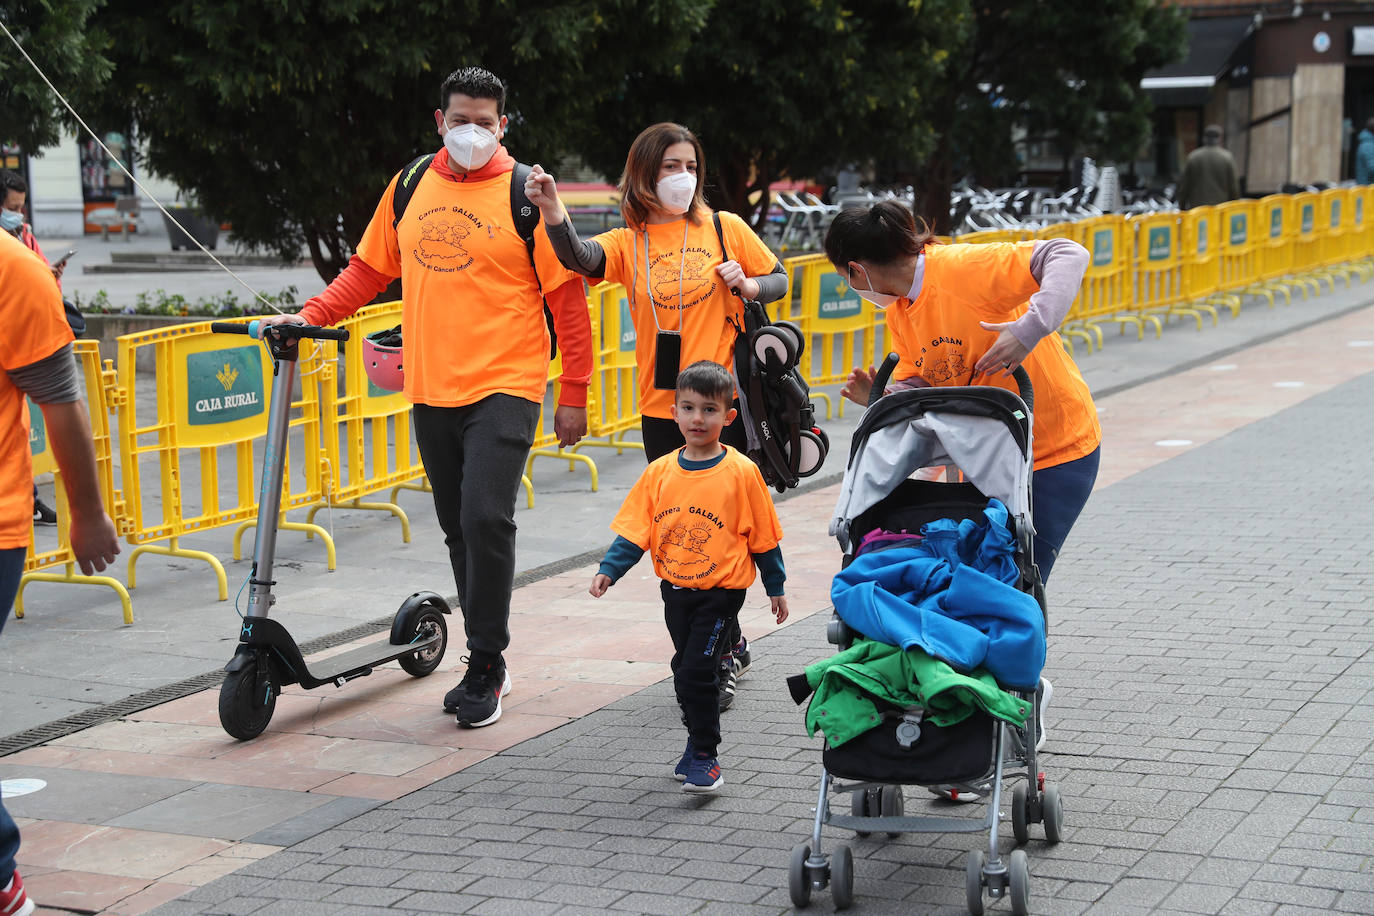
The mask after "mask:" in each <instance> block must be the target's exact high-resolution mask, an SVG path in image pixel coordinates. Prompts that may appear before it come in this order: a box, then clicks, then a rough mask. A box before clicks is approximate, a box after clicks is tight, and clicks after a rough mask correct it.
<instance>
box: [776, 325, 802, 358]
mask: <svg viewBox="0 0 1374 916" xmlns="http://www.w3.org/2000/svg"><path fill="white" fill-rule="evenodd" d="M773 327H775V328H782V329H783V330H785V331H790V332H791V333H792V343H793V344H794V346H793V347H792V349H793V350H795V351H796V352H797V361H798V362H801V358H802V354H803V353H805V352H806V338H805V337H803V336H802V331H801V328H799V327H797V326H796V325H795V324H793V323H792V322H790V321H775V322H773Z"/></svg>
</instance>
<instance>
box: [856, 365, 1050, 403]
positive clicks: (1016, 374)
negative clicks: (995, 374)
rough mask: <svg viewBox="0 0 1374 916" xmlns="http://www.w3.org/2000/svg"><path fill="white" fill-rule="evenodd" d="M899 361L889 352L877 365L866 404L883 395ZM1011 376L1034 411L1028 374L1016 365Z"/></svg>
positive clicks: (1033, 400)
mask: <svg viewBox="0 0 1374 916" xmlns="http://www.w3.org/2000/svg"><path fill="white" fill-rule="evenodd" d="M900 361H901V357H899V356H898V355H897V354H896V353H889V354H887V357H886V358H885V359H884V360H883V364H882V365H881V366H879V367H878V374H877V375H875V376H874V377H873V387H872V388H871V389H870V390H869V392H868V406H869V407H872V406H873V405H874V404H876V403H878V398H880V397H882V396H883V392H884V391H886V390H887V383H888V382H889V381H891V380H892V373H893V372H894V371H896V369H897V363H898V362H900ZM1011 377H1012V378H1013V379H1015V380H1016V387H1017V389H1018V394H1020V395H1021V400H1023V401H1025V402H1026V409H1027V410H1029V411H1031V412H1034V411H1035V388H1034V386H1032V385H1031V380H1030V376H1029V375H1028V374H1027V373H1026V370H1025V368H1024V367H1022V366H1017V367H1016V369H1015V370H1014V371H1013V372H1012V374H1011Z"/></svg>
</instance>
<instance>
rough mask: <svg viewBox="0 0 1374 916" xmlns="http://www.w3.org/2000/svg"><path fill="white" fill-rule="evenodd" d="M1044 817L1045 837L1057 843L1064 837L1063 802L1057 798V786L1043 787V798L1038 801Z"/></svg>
mask: <svg viewBox="0 0 1374 916" xmlns="http://www.w3.org/2000/svg"><path fill="white" fill-rule="evenodd" d="M1040 808H1041V813H1042V814H1043V815H1044V818H1045V839H1046V841H1048V842H1050V843H1058V842H1059V841H1060V840H1061V839H1063V837H1064V803H1063V802H1062V801H1060V799H1059V787H1058V786H1055V785H1049V786H1046V787H1045V795H1044V800H1043V801H1041V803H1040Z"/></svg>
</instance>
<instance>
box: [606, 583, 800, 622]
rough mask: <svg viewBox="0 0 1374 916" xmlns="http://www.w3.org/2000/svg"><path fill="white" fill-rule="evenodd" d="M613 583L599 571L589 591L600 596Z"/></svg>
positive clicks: (784, 613)
mask: <svg viewBox="0 0 1374 916" xmlns="http://www.w3.org/2000/svg"><path fill="white" fill-rule="evenodd" d="M612 585H615V583H614V582H612V581H611V577H610V576H608V575H606V574H605V573H597V574H596V575H594V576H592V587H591V588H589V589H587V591H589V592H591V595H592V597H593V598H600V597H601V596H602V595H604V594H606V590H607V589H608V588H610V587H611V586H612ZM783 615H784V616H786V615H787V611H785V610H784V611H783Z"/></svg>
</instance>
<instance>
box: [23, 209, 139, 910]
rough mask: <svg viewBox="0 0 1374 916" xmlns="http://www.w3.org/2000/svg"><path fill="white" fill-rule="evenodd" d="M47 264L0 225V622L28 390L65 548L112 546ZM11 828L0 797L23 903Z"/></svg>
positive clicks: (86, 550)
mask: <svg viewBox="0 0 1374 916" xmlns="http://www.w3.org/2000/svg"><path fill="white" fill-rule="evenodd" d="M52 279H53V278H52V272H51V271H50V270H49V269H48V267H47V265H45V264H44V263H43V262H42V261H41V260H39V259H38V258H36V257H34V256H33V252H32V251H30V250H29V249H28V248H26V247H25V246H24V244H23V243H22V242H20V241H19V240H18V239H16V238H14V237H13V236H11V235H10V234H9V233H8V232H0V329H3V330H0V370H3V371H0V629H2V628H3V627H4V625H5V621H6V620H8V619H9V616H10V608H11V607H12V606H13V604H14V596H15V594H16V593H17V592H18V590H19V580H20V578H21V577H22V576H23V574H24V554H25V553H26V552H27V549H28V546H29V542H30V541H31V540H32V538H33V502H32V493H33V460H32V455H31V453H30V445H29V411H28V405H27V404H25V403H24V397H25V395H27V396H28V397H30V398H32V399H33V401H34V403H36V404H37V405H38V407H39V409H40V410H42V412H43V423H44V426H45V428H46V432H47V436H48V441H49V442H50V443H51V445H52V450H53V454H54V455H55V456H56V457H57V466H58V468H59V469H60V470H61V472H62V480H63V482H64V483H65V484H66V489H67V494H68V510H69V511H68V518H69V520H70V522H69V523H70V526H71V527H70V528H69V529H68V530H69V533H70V538H71V548H72V553H73V554H74V555H75V558H76V561H77V563H78V564H80V566H81V571H82V572H83V573H85V574H86V575H90V574H91V573H92V572H94V571H98V570H102V569H104V568H105V566H106V564H108V563H113V562H114V558H115V554H117V553H119V539H118V536H117V535H116V533H115V526H114V522H112V521H110V517H109V516H108V515H106V514H105V504H104V502H103V501H102V499H101V496H100V485H99V483H98V480H99V478H98V477H97V475H96V467H95V448H94V445H93V443H92V438H91V426H90V420H89V418H88V417H87V416H86V408H85V406H84V405H83V404H82V403H81V386H80V377H79V376H78V374H77V371H76V363H75V361H74V360H73V359H72V330H71V328H70V327H69V326H68V325H67V319H66V316H65V315H64V314H63V311H62V296H61V294H60V293H59V292H58V291H57V285H56V284H55V283H53V281H52ZM18 851H19V828H18V827H16V826H15V823H14V821H13V819H11V818H10V816H9V814H8V813H6V812H5V808H4V805H3V804H0V904H3V906H4V907H5V912H16V913H17V912H19V911H21V910H22V909H23V908H24V907H25V906H28V899H27V894H26V893H25V891H24V883H23V881H21V880H20V878H19V873H18V872H17V871H15V867H14V857H15V854H16V853H17V852H18Z"/></svg>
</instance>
